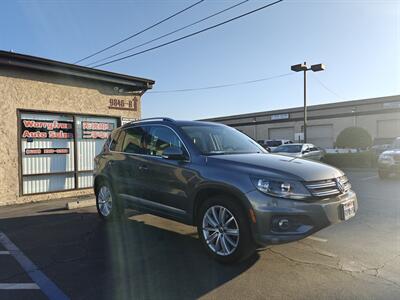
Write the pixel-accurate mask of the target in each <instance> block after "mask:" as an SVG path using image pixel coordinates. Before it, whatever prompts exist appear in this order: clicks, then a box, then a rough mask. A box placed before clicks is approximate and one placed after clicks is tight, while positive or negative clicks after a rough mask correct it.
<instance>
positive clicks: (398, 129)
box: [377, 119, 400, 138]
mask: <svg viewBox="0 0 400 300" xmlns="http://www.w3.org/2000/svg"><path fill="white" fill-rule="evenodd" d="M377 124H378V138H395V137H398V136H400V120H399V119H393V120H382V121H378V123H377Z"/></svg>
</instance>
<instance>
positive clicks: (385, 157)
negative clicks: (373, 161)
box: [379, 154, 393, 162]
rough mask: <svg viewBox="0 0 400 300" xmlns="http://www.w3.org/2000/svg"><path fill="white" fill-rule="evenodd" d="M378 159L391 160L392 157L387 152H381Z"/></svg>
mask: <svg viewBox="0 0 400 300" xmlns="http://www.w3.org/2000/svg"><path fill="white" fill-rule="evenodd" d="M379 161H382V162H392V161H393V157H392V156H391V155H389V154H381V155H380V156H379Z"/></svg>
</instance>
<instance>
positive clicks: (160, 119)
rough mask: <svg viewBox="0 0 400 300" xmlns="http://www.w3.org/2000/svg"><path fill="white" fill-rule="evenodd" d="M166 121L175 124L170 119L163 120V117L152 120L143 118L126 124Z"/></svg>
mask: <svg viewBox="0 0 400 300" xmlns="http://www.w3.org/2000/svg"><path fill="white" fill-rule="evenodd" d="M157 120H159V121H166V122H175V120H174V119H171V118H164V117H154V118H145V119H139V120H135V121H132V122H129V123H127V124H134V123H139V122H150V121H157Z"/></svg>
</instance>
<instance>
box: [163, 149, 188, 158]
mask: <svg viewBox="0 0 400 300" xmlns="http://www.w3.org/2000/svg"><path fill="white" fill-rule="evenodd" d="M162 157H163V158H165V159H169V160H185V159H186V157H185V154H184V153H183V151H182V149H181V148H178V147H168V148H167V149H165V150H164V152H163V154H162Z"/></svg>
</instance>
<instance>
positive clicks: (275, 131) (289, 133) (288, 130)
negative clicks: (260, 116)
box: [268, 127, 294, 141]
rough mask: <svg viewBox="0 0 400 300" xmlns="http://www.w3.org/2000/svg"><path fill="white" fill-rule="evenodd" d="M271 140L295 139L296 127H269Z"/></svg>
mask: <svg viewBox="0 0 400 300" xmlns="http://www.w3.org/2000/svg"><path fill="white" fill-rule="evenodd" d="M268 135H269V139H270V140H291V141H293V139H294V127H280V128H269V129H268Z"/></svg>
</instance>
